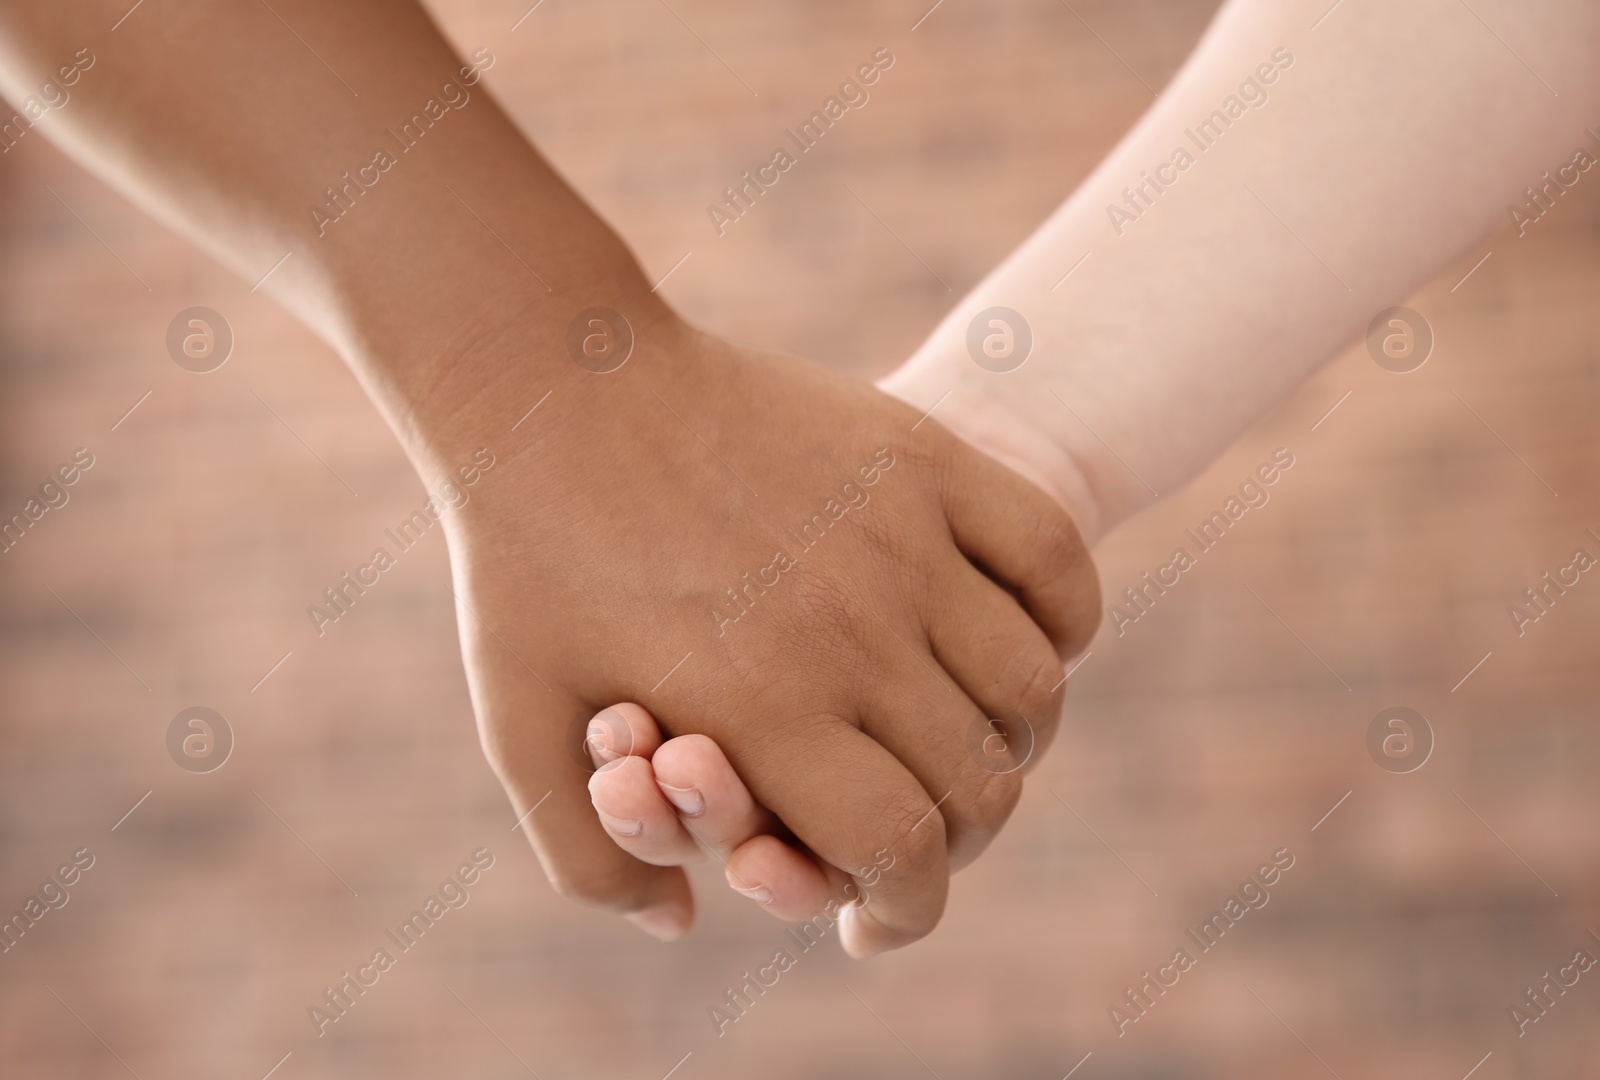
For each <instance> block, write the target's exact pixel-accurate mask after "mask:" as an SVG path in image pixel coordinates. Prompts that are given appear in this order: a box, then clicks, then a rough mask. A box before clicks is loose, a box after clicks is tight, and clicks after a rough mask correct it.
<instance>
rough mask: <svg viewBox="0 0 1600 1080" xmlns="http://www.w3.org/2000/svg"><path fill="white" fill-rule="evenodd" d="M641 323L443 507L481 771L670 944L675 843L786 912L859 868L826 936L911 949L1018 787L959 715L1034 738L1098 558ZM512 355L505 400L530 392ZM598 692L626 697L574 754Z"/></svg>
mask: <svg viewBox="0 0 1600 1080" xmlns="http://www.w3.org/2000/svg"><path fill="white" fill-rule="evenodd" d="M638 321H639V322H640V323H641V324H642V325H640V326H639V327H637V331H638V340H637V343H636V345H635V347H634V350H633V355H632V356H631V357H630V358H629V360H628V362H627V363H626V364H625V365H624V366H623V367H622V368H621V369H619V370H616V371H613V372H611V373H609V374H606V375H594V374H591V373H589V372H587V371H583V370H581V369H578V368H577V367H576V366H574V367H573V368H571V369H570V371H567V372H566V373H565V377H564V378H562V379H560V381H559V382H558V384H557V385H556V387H555V392H554V393H553V394H552V396H551V397H550V399H549V401H548V402H547V403H546V404H544V405H543V407H542V408H540V409H539V410H538V411H537V412H536V413H534V414H533V417H532V419H530V420H528V421H527V422H526V423H525V424H524V425H523V426H522V427H521V428H520V429H519V434H518V435H516V436H514V438H515V439H516V440H517V442H508V443H507V444H506V449H505V452H503V453H502V452H501V451H500V450H499V448H498V447H494V448H493V449H494V450H495V452H496V454H497V456H498V458H499V460H500V462H501V464H500V465H498V466H497V468H496V469H495V473H494V476H493V480H494V483H493V484H489V485H484V486H483V487H482V488H481V489H480V494H479V495H478V496H476V497H475V498H474V500H473V502H472V504H471V505H470V506H469V507H467V508H465V509H464V511H463V512H462V513H461V514H460V515H458V516H456V517H455V518H454V519H453V520H451V519H447V521H449V527H450V532H451V535H450V540H451V559H452V567H453V572H454V577H455V581H456V592H457V597H458V611H457V618H458V623H459V626H460V630H461V638H462V648H463V653H464V656H465V661H466V668H467V676H468V681H469V684H470V686H471V690H472V696H473V702H474V706H475V708H476V711H477V715H478V724H479V732H480V736H481V739H482V742H483V746H484V750H485V753H486V754H487V756H488V759H489V761H490V763H491V765H492V766H493V767H494V769H495V771H496V773H497V774H498V775H499V777H500V779H501V781H502V783H504V785H505V787H506V790H507V792H508V794H509V795H510V797H511V801H512V804H513V806H514V808H515V810H516V812H517V814H518V815H524V814H526V817H525V819H524V823H523V828H524V830H525V832H526V833H527V835H528V838H529V840H530V841H531V842H532V844H533V847H534V849H535V851H536V852H537V853H538V855H539V858H540V860H541V862H542V863H543V865H544V868H545V871H546V873H547V874H548V876H549V877H550V879H551V881H552V883H553V884H554V885H555V887H556V888H557V889H558V890H559V891H561V892H562V893H565V894H568V895H572V896H577V897H580V898H582V899H584V900H587V901H590V902H593V903H597V904H601V905H604V906H607V907H610V908H612V909H614V910H617V911H620V912H622V913H624V914H626V915H628V917H629V918H630V919H632V920H633V921H634V922H636V923H637V924H638V925H640V926H642V927H643V928H645V929H647V930H648V931H650V932H651V933H654V934H656V935H657V936H659V937H663V938H671V937H675V936H679V935H681V934H682V933H683V932H685V931H686V930H687V929H688V926H689V924H690V922H691V921H692V918H693V914H692V913H693V902H692V899H691V897H690V895H689V888H688V884H687V879H686V878H685V876H684V874H683V871H682V870H681V869H680V868H679V867H678V864H679V863H681V862H683V861H684V860H685V858H687V857H688V856H689V855H690V854H691V853H692V851H693V845H694V843H695V839H694V835H693V833H691V831H690V830H691V829H694V830H695V831H697V832H699V833H700V839H701V840H702V841H703V842H704V843H705V844H706V846H708V847H709V848H711V850H712V851H713V852H715V853H717V854H718V855H719V856H720V857H722V858H725V859H727V860H728V861H729V874H730V881H733V882H734V884H735V885H736V886H738V887H741V888H744V887H746V885H748V887H749V888H750V889H751V890H752V894H753V895H755V896H756V897H757V898H758V899H763V902H764V903H766V904H767V906H768V907H769V909H770V910H772V911H774V913H776V914H779V915H780V916H783V917H788V918H808V917H809V916H810V915H811V914H813V913H814V909H815V907H817V906H819V905H820V904H821V903H823V902H824V901H825V900H826V898H827V897H828V896H829V895H837V894H838V893H839V891H840V889H841V888H842V887H844V886H846V885H847V884H849V883H850V881H851V877H852V876H853V877H854V878H855V884H856V886H857V888H862V887H864V879H865V878H867V877H871V878H873V884H872V886H871V895H872V903H871V905H870V907H859V908H854V909H853V914H852V916H851V917H850V918H849V920H848V921H847V923H846V924H845V925H844V927H843V930H842V935H841V936H842V940H843V942H844V946H845V948H846V949H847V950H848V951H849V952H850V953H852V954H853V955H857V956H862V955H868V954H871V953H873V952H876V951H879V950H882V949H886V948H893V947H896V946H899V945H903V944H905V943H907V942H909V941H912V940H914V939H916V938H918V937H921V936H922V935H924V934H926V933H927V932H928V931H929V930H931V929H932V927H933V926H934V925H935V924H936V923H937V921H938V920H939V917H940V915H941V913H942V911H943V907H944V901H945V894H946V888H947V879H948V875H949V873H950V871H951V870H952V869H953V868H957V867H960V866H962V865H964V864H965V863H967V862H969V861H971V860H972V859H973V858H974V857H975V856H977V855H978V853H979V852H981V851H982V850H983V848H984V846H985V845H986V844H987V843H988V842H989V840H990V838H991V837H992V836H993V835H994V834H995V832H996V831H997V830H998V829H999V828H1000V826H1001V825H1002V824H1003V823H1004V821H1005V820H1006V817H1007V816H1008V815H1009V813H1010V812H1011V809H1012V808H1013V806H1014V805H1015V803H1016V800H1017V798H1018V796H1019V793H1020V779H1019V777H1018V776H1017V775H1016V774H1015V773H1014V772H1006V771H996V770H994V769H990V768H984V767H983V766H982V765H980V764H979V763H978V762H976V761H974V760H973V757H972V755H971V754H970V752H969V743H970V740H971V733H972V729H973V726H974V724H975V723H977V724H980V725H981V724H984V723H986V720H985V718H988V717H1001V718H1006V717H1018V716H1020V717H1022V718H1025V720H1026V722H1027V723H1028V724H1029V725H1030V726H1031V728H1032V729H1033V731H1034V734H1035V737H1036V739H1037V740H1038V743H1039V745H1041V746H1042V745H1044V744H1045V743H1047V742H1048V740H1049V738H1050V736H1051V733H1052V732H1053V729H1054V726H1055V724H1056V719H1057V713H1058V710H1059V708H1060V704H1061V685H1062V682H1063V679H1062V674H1061V673H1062V664H1061V658H1062V657H1063V656H1068V655H1071V654H1072V653H1074V652H1076V651H1078V650H1081V648H1082V647H1083V646H1084V645H1085V644H1086V643H1087V641H1088V638H1089V636H1090V635H1091V634H1092V632H1093V630H1094V627H1095V625H1096V622H1097V617H1098V601H1099V597H1098V585H1097V582H1096V578H1095V574H1094V570H1093V566H1092V563H1091V562H1090V559H1089V556H1088V553H1087V552H1086V550H1085V548H1084V545H1083V543H1082V541H1081V539H1080V538H1079V535H1078V532H1077V529H1076V528H1075V526H1074V525H1073V522H1072V520H1071V519H1070V518H1069V517H1068V516H1067V515H1066V514H1065V513H1064V512H1063V511H1062V510H1061V509H1060V507H1059V506H1058V505H1057V504H1056V503H1055V502H1053V501H1052V500H1051V499H1050V498H1048V497H1047V496H1045V495H1044V494H1043V493H1042V492H1040V491H1039V490H1037V489H1036V488H1034V487H1033V486H1032V485H1030V484H1029V483H1027V482H1026V481H1024V480H1022V479H1021V478H1019V477H1017V476H1016V475H1014V474H1012V473H1010V472H1009V471H1008V470H1006V469H1005V468H1003V467H1002V466H1000V465H997V464H995V463H994V462H993V461H991V460H990V459H989V458H987V457H985V456H984V455H982V454H980V453H978V452H977V451H974V450H971V449H970V448H968V447H967V446H966V445H965V444H963V443H961V442H960V441H958V440H957V439H955V438H954V437H953V436H951V435H950V434H949V433H948V432H946V431H945V430H944V429H943V428H941V427H939V426H938V425H937V424H936V423H934V422H932V421H931V420H930V421H927V422H923V423H921V424H920V425H919V424H918V417H917V415H916V414H915V412H913V411H912V410H911V409H909V408H908V407H907V406H905V405H904V404H902V403H900V402H898V401H896V400H894V399H892V398H890V397H888V396H886V395H884V394H883V393H881V392H879V391H878V390H876V389H874V388H872V387H870V386H865V385H861V384H858V383H854V382H850V381H847V380H845V379H843V378H841V377H838V376H834V375H832V374H829V373H827V372H825V371H823V370H821V369H819V368H816V367H814V366H812V365H810V364H807V363H804V362H802V361H798V360H795V359H792V358H788V357H781V356H772V355H764V354H757V353H753V352H750V351H747V350H742V349H738V348H735V347H733V346H730V345H727V344H725V343H723V342H720V341H717V340H715V339H713V338H711V337H709V336H706V335H704V334H701V333H698V332H696V331H694V330H693V329H691V328H689V327H687V326H685V325H684V324H682V323H681V322H679V321H678V320H676V319H674V318H672V317H670V316H661V317H659V318H657V319H653V320H650V321H648V322H647V321H646V320H644V319H643V318H640V319H639V320H638ZM548 344H554V342H549V343H548ZM548 344H547V346H546V347H548ZM535 346H536V347H537V343H535ZM519 359H520V358H513V362H512V363H511V364H508V365H504V367H505V369H506V370H509V371H511V372H513V374H512V375H510V376H507V377H506V379H507V380H508V381H507V382H504V383H502V384H501V385H499V386H497V387H496V388H495V391H494V396H495V397H496V398H499V397H501V396H505V397H506V398H507V399H508V400H513V401H530V402H531V401H534V400H537V399H538V398H539V397H540V395H541V394H543V393H544V392H545V391H546V390H548V389H549V385H548V383H549V381H550V379H549V370H548V369H546V370H545V372H544V374H543V378H542V381H543V384H544V385H540V378H539V377H536V376H535V375H534V374H533V373H532V368H531V366H530V367H523V366H521V365H520V364H519V363H517V362H516V361H517V360H519ZM517 371H528V372H529V375H528V376H527V377H526V379H523V378H522V376H520V375H517V374H515V373H516V372H517ZM522 382H526V385H519V384H520V383H522ZM471 411H472V410H471V409H468V410H464V411H463V416H465V415H466V414H468V413H470V412H471ZM458 419H459V418H458ZM467 437H468V436H466V435H465V434H464V433H463V434H462V436H461V438H462V439H466V438H467ZM448 452H449V451H448V449H439V450H437V453H436V456H438V457H439V458H441V459H442V458H443V457H444V456H445V455H446V454H448ZM1000 583H1004V584H1003V585H1002V584H1000ZM619 701H626V702H637V703H638V704H639V705H640V706H643V708H638V707H627V706H624V707H621V708H619V709H617V710H612V711H611V713H609V714H608V715H609V716H610V717H611V718H612V720H613V721H617V720H618V718H620V722H614V723H613V724H612V727H614V728H615V730H614V731H611V730H608V732H607V733H606V735H605V738H604V739H599V738H598V737H596V738H594V739H591V738H588V736H587V733H588V731H589V728H590V720H591V719H592V718H593V717H595V714H596V713H597V712H599V711H600V710H601V709H602V708H603V707H605V706H607V705H609V704H611V703H612V702H619ZM646 709H647V710H648V712H646V711H645V710H646ZM657 725H659V728H660V730H658V729H657ZM602 726H604V725H602ZM624 730H625V731H626V733H627V735H626V738H625V739H624V738H623V736H622V734H621V733H622V732H623V731H624ZM660 731H665V732H666V733H667V734H669V735H671V736H677V738H675V739H673V740H672V741H671V742H668V743H666V744H665V745H662V744H661V734H660ZM697 736H705V737H704V738H700V737H697ZM586 743H587V747H589V748H593V749H595V750H597V751H599V750H601V749H602V744H603V748H604V752H605V753H609V754H612V755H615V756H616V759H617V760H615V761H613V762H612V764H611V765H610V766H609V767H608V768H607V769H606V771H604V772H602V773H599V774H596V775H595V777H594V779H593V781H592V783H593V786H594V791H595V802H594V806H595V807H599V808H600V809H601V810H603V811H604V813H605V814H606V815H608V820H607V825H606V828H605V829H602V827H601V824H600V821H598V820H597V818H596V814H595V809H594V807H591V805H590V799H589V792H588V790H586V789H587V788H588V787H589V785H590V784H591V780H590V770H591V767H592V765H591V762H590V760H589V755H588V752H587V749H586ZM630 747H631V750H630ZM657 747H660V749H659V751H657ZM630 778H631V779H632V780H636V781H639V782H638V783H632V784H630V783H628V782H627V781H628V780H629V779H630ZM741 778H742V782H741ZM657 780H659V781H661V782H662V783H663V784H665V785H666V787H665V788H664V790H665V791H666V793H667V795H668V797H671V798H673V799H674V802H675V804H676V806H677V808H678V809H679V810H681V811H682V813H683V815H684V816H683V818H682V819H681V820H682V822H683V823H682V824H680V820H679V819H678V818H676V817H675V816H674V815H673V814H672V813H671V812H670V811H669V808H668V806H667V804H666V803H665V802H662V801H661V796H660V795H658V794H657V792H656V788H655V783H654V781H657ZM619 781H620V782H619ZM675 789H678V790H675ZM697 796H698V798H699V799H700V800H701V801H702V803H703V809H702V810H701V811H696V810H695V801H696V797H697ZM541 800H542V801H541ZM651 800H654V801H653V802H652V801H651ZM536 805H537V809H536V810H533V811H532V812H531V813H529V812H528V811H529V810H530V808H533V807H535V806H536ZM935 807H937V809H936V808H935ZM697 813H703V814H704V816H703V817H702V818H699V819H698V820H699V823H700V825H702V826H703V828H699V829H697V828H696V826H695V825H693V824H689V823H690V822H694V821H696V820H697V818H696V814H697ZM890 859H892V861H893V871H892V872H891V873H883V872H882V870H881V865H880V864H881V863H882V862H884V861H886V860H890ZM741 882H742V883H741ZM761 890H765V892H762V891H761ZM769 894H770V900H767V899H764V898H765V897H766V896H767V895H769ZM849 895H850V894H848V893H846V894H845V898H846V899H848V898H849Z"/></svg>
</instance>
